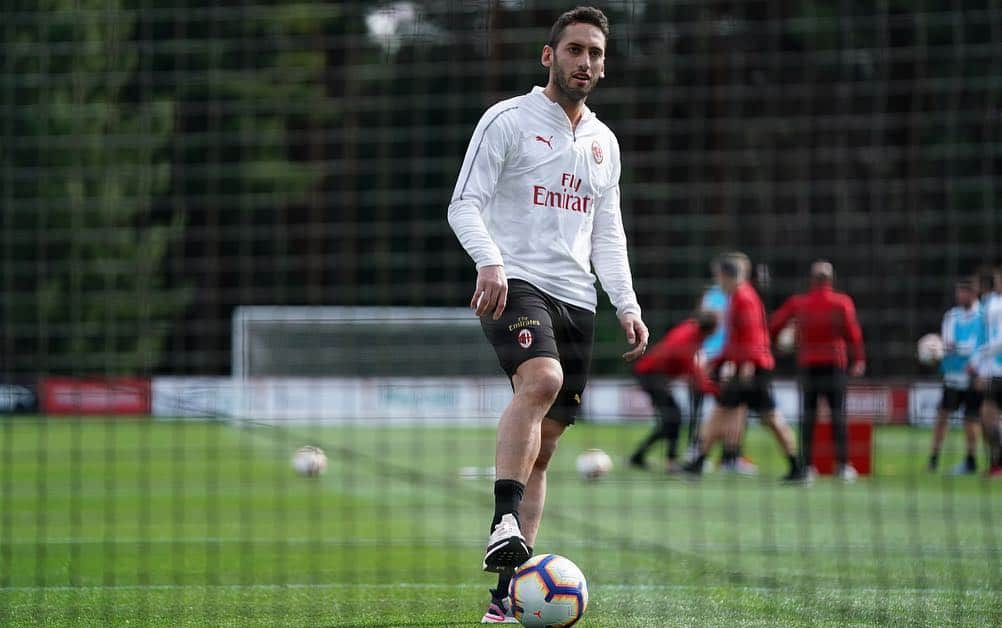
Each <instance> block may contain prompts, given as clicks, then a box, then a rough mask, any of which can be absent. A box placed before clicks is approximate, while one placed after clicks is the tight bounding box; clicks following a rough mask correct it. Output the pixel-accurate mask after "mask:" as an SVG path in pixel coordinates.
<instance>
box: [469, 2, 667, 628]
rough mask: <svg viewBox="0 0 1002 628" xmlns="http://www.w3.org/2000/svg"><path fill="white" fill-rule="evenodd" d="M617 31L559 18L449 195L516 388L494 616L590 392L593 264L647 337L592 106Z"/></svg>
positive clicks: (490, 114)
mask: <svg viewBox="0 0 1002 628" xmlns="http://www.w3.org/2000/svg"><path fill="white" fill-rule="evenodd" d="M608 34H609V30H608V20H607V19H606V17H605V15H604V14H602V12H601V11H599V10H598V9H595V8H591V7H578V8H576V9H573V10H571V11H568V12H567V13H564V14H563V15H561V16H560V18H558V19H557V21H556V23H554V25H553V28H552V29H551V31H550V39H549V42H548V44H547V45H545V46H544V47H543V51H542V57H541V62H542V65H543V66H544V67H546V68H548V69H549V80H548V82H547V85H546V87H545V88H540V87H536V88H533V90H532V91H531V92H529V93H528V94H524V95H522V96H517V97H515V98H511V99H508V100H505V101H502V102H500V103H498V104H496V105H494V106H493V107H491V108H490V109H488V110H487V112H486V113H485V114H484V115H483V117H482V118H481V119H480V122H479V123H478V124H477V127H476V130H475V131H474V133H473V137H472V139H471V140H470V145H469V148H468V149H467V152H466V157H465V159H464V161H463V166H462V168H461V169H460V171H459V179H458V181H457V182H456V189H455V192H454V194H453V197H452V202H451V203H450V204H449V224H450V225H451V226H452V229H453V231H455V233H456V236H457V237H458V239H459V241H460V243H461V244H462V245H463V248H465V249H466V252H467V253H469V255H470V257H472V258H473V260H474V262H476V267H477V283H476V289H475V290H474V293H473V297H472V299H471V300H470V307H471V308H472V309H473V310H474V311H475V312H476V314H477V316H479V317H480V321H481V324H482V326H483V328H484V333H485V335H486V336H487V338H488V340H490V342H491V344H492V345H494V349H495V351H496V352H497V354H498V360H499V362H500V363H501V366H502V368H503V369H504V370H505V372H506V373H507V375H508V377H509V378H510V380H511V385H512V389H513V391H514V396H513V398H512V400H511V402H510V403H509V404H508V407H507V408H506V409H505V411H504V412H503V413H502V415H501V419H500V421H499V422H498V431H497V442H496V449H495V467H496V469H497V472H496V478H497V480H496V481H495V483H494V503H495V508H494V518H493V520H492V521H491V526H490V537H489V539H488V542H487V549H486V552H485V555H484V561H483V568H484V570H485V571H494V572H498V573H499V578H498V587H497V588H496V589H494V590H492V591H491V598H492V600H491V604H490V606H489V607H488V611H487V613H486V614H485V615H484V618H483V620H482V621H483V622H484V623H501V622H507V621H508V613H507V611H508V609H507V608H506V604H505V596H506V595H507V589H508V583H509V582H510V578H511V573H512V572H513V571H514V569H515V568H516V567H518V566H519V565H520V564H522V563H523V562H524V561H526V560H527V559H528V558H529V556H530V555H531V547H532V545H533V544H534V543H535V537H536V533H537V531H538V529H539V521H540V517H541V515H542V512H543V503H544V501H545V497H546V467H547V464H548V463H549V461H550V457H551V456H552V455H553V453H554V450H555V449H556V446H557V440H558V439H559V438H560V435H561V434H562V433H563V431H564V430H565V429H566V428H567V426H568V425H570V424H572V423H573V422H574V418H575V415H576V413H577V409H578V407H579V405H580V403H581V395H582V393H583V392H584V387H585V382H586V380H587V376H588V369H589V365H590V362H591V348H592V334H593V328H594V319H595V308H596V305H597V300H598V299H597V296H596V292H595V275H593V274H592V272H591V271H592V268H594V270H595V274H596V275H598V279H599V281H601V283H602V287H603V289H604V290H605V292H606V293H607V294H608V295H609V298H610V300H611V301H612V304H613V305H614V306H615V307H616V314H617V316H618V318H619V322H620V325H621V326H622V328H623V330H624V331H625V333H626V340H627V342H628V343H629V344H630V345H631V348H630V349H629V350H628V351H627V352H626V353H624V354H623V357H624V358H625V359H626V360H627V361H633V360H635V359H636V358H638V357H639V356H640V355H641V354H642V353H643V352H644V349H645V348H646V346H647V338H648V332H647V328H646V326H645V325H644V323H643V321H642V319H641V315H640V306H639V305H638V304H637V298H636V295H635V293H634V290H633V280H632V277H631V274H630V265H629V260H628V258H627V252H626V236H625V234H624V231H623V222H622V216H621V214H620V204H619V177H620V163H619V144H618V142H617V141H616V136H615V135H613V133H612V131H610V130H609V128H608V127H607V126H605V125H604V124H603V123H602V122H600V121H599V120H598V118H597V117H596V116H595V114H594V113H593V112H592V111H591V110H590V109H588V107H587V106H585V99H586V98H587V96H588V94H589V93H590V92H591V90H592V89H593V88H594V87H595V85H596V83H598V80H599V79H600V78H602V77H603V76H604V73H605V47H606V43H607V40H608Z"/></svg>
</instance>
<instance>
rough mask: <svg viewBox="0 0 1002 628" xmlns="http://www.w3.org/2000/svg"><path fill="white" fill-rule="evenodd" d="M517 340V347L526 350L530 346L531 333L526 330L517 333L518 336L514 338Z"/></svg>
mask: <svg viewBox="0 0 1002 628" xmlns="http://www.w3.org/2000/svg"><path fill="white" fill-rule="evenodd" d="M515 338H516V339H517V340H518V346H520V347H522V348H523V349H528V348H529V347H531V346H532V332H531V331H529V330H528V329H523V330H522V331H520V332H518V336H516V337H515Z"/></svg>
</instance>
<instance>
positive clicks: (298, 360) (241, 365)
mask: <svg viewBox="0 0 1002 628" xmlns="http://www.w3.org/2000/svg"><path fill="white" fill-rule="evenodd" d="M232 343H233V371H232V377H233V380H232V387H233V388H232V390H233V395H234V402H233V409H234V412H233V418H234V419H238V420H245V421H252V422H258V423H261V422H276V421H309V422H311V423H314V424H317V423H324V422H345V421H362V422H365V423H366V424H369V425H372V424H375V423H378V422H380V421H384V420H393V421H395V422H397V423H399V422H400V421H404V420H427V419H439V420H442V421H447V422H450V423H468V422H471V421H473V422H476V421H490V420H496V418H497V416H498V415H499V414H500V411H501V410H502V409H503V408H504V402H505V400H506V398H507V397H510V396H511V389H510V387H509V386H508V384H507V383H506V381H505V380H504V379H503V378H502V377H499V375H500V371H499V369H498V365H497V358H496V357H495V356H494V354H493V352H492V351H491V350H490V347H489V346H488V345H487V343H486V342H485V341H484V337H483V332H482V331H481V329H480V322H479V320H478V319H477V318H476V317H475V316H474V315H473V314H472V313H471V312H470V310H469V309H466V308H442V307H429V308H422V307H279V306H242V307H238V308H236V309H235V310H234V312H233V335H232Z"/></svg>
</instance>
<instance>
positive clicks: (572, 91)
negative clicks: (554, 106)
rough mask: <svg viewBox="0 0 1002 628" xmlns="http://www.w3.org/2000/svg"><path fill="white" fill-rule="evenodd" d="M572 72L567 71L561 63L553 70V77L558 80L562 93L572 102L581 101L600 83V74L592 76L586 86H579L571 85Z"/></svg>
mask: <svg viewBox="0 0 1002 628" xmlns="http://www.w3.org/2000/svg"><path fill="white" fill-rule="evenodd" d="M571 74H572V72H571V73H568V72H565V71H564V69H563V68H562V67H561V66H560V64H559V63H558V64H556V67H555V68H554V72H553V78H554V79H555V81H556V84H557V89H558V90H560V93H561V94H562V95H563V96H564V98H566V99H567V100H569V101H570V102H580V101H582V100H584V99H585V98H587V97H588V94H590V93H591V90H593V89H595V85H596V84H597V83H598V75H595V76H592V78H591V80H590V81H588V84H587V85H585V86H584V87H577V86H575V85H571V82H570V75H571Z"/></svg>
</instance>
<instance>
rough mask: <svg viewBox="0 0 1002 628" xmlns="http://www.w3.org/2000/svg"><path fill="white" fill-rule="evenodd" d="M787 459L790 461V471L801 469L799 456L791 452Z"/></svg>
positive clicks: (794, 471)
mask: <svg viewBox="0 0 1002 628" xmlns="http://www.w3.org/2000/svg"><path fill="white" fill-rule="evenodd" d="M786 461H787V462H789V463H790V473H796V472H797V471H800V462H799V461H797V457H796V456H794V455H793V454H790V455H789V456H787V457H786Z"/></svg>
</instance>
